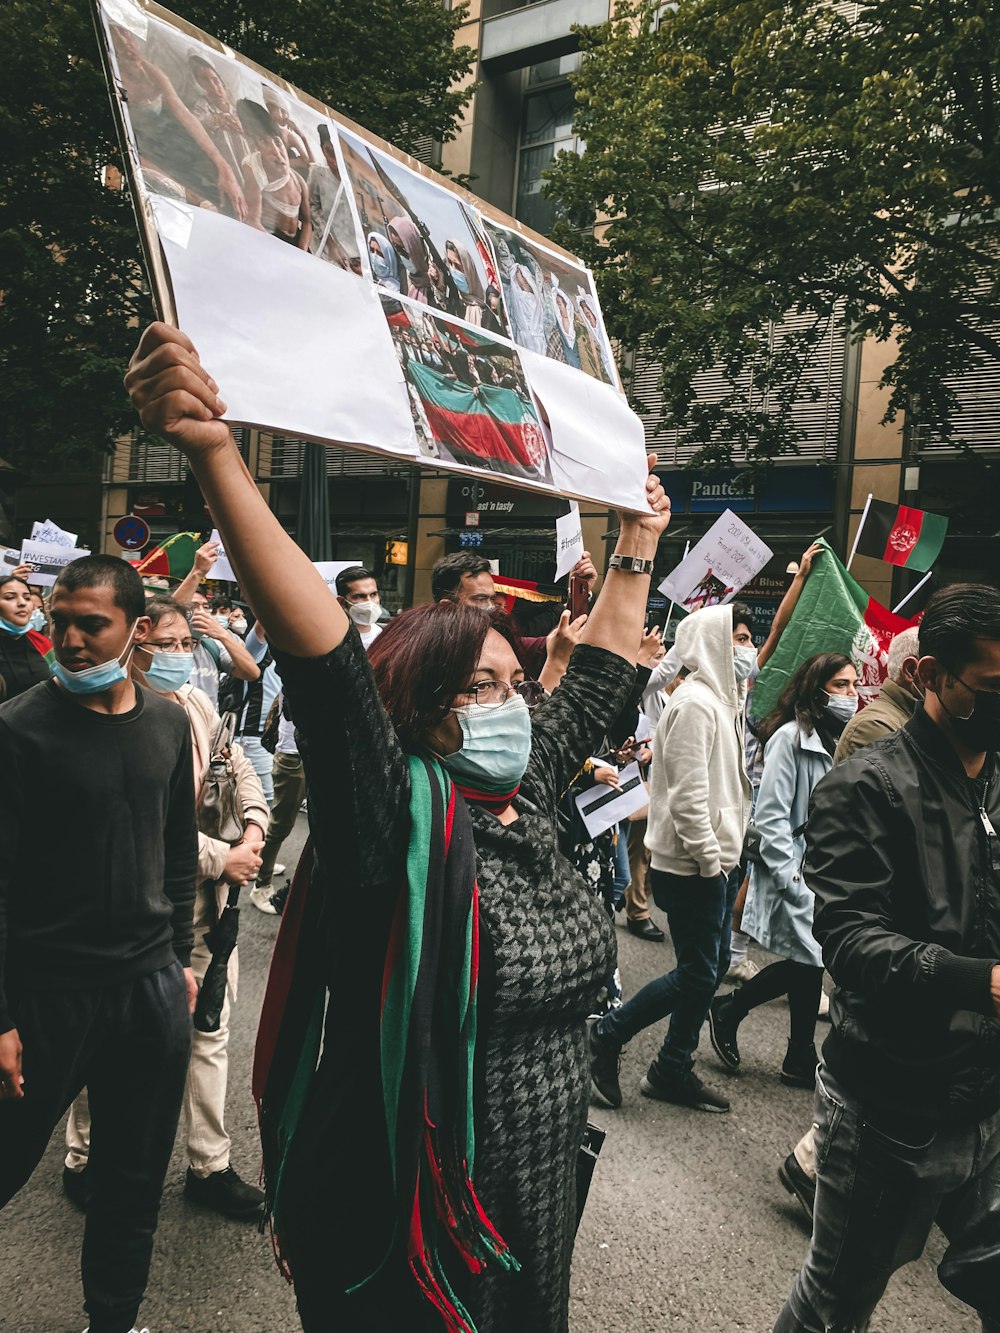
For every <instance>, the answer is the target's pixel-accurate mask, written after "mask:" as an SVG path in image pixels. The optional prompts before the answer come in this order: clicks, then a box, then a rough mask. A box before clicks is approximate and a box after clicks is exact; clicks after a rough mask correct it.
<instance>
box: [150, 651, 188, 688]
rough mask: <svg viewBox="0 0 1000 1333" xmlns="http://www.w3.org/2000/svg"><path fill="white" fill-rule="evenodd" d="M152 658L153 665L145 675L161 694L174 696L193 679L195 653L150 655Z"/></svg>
mask: <svg viewBox="0 0 1000 1333" xmlns="http://www.w3.org/2000/svg"><path fill="white" fill-rule="evenodd" d="M150 657H151V658H152V659H153V661H152V664H151V665H150V667H149V669H148V670H147V671H144V672H143V675H144V676H145V677H146V684H147V685H152V687H153V689H154V690H157V691H158V692H159V693H160V694H173V692H174V690H179V689H180V688H181V686H182V685H186V684H187V683H188V681H189V680H190V679H191V672H192V671H193V670H194V653H150Z"/></svg>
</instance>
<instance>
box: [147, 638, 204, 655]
mask: <svg viewBox="0 0 1000 1333" xmlns="http://www.w3.org/2000/svg"><path fill="white" fill-rule="evenodd" d="M139 646H140V647H142V648H148V649H149V651H150V652H153V653H193V652H194V639H171V640H170V642H169V643H150V641H149V640H148V639H147V640H146V642H145V643H143V644H140V645H139Z"/></svg>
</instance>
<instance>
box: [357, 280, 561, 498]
mask: <svg viewBox="0 0 1000 1333" xmlns="http://www.w3.org/2000/svg"><path fill="white" fill-rule="evenodd" d="M382 308H383V311H384V312H385V317H386V320H387V322H388V324H389V328H390V331H391V333H392V340H393V345H394V347H395V350H396V357H397V360H398V361H399V364H400V367H401V369H402V371H403V377H404V379H405V381H406V389H407V393H408V395H409V400H410V411H411V413H412V414H413V425H414V428H415V430H416V432H417V440H418V442H419V445H420V451H421V453H422V454H423V455H424V456H425V457H429V458H440V459H442V460H443V461H444V462H453V463H463V464H465V465H466V466H469V467H477V468H483V469H485V470H486V471H488V472H495V473H499V474H500V475H502V476H506V477H521V478H524V479H525V480H530V481H545V482H547V481H550V480H551V474H550V470H549V456H548V447H547V443H546V438H545V432H544V429H543V427H542V424H541V422H540V420H539V416H538V413H537V411H536V410H535V407H534V404H533V402H532V398H531V392H530V390H529V388H528V383H527V380H526V379H525V376H524V370H523V367H522V366H521V362H520V358H519V357H518V354H517V352H516V351H515V349H514V348H513V347H509V346H507V345H506V344H504V343H499V342H495V341H494V340H493V339H492V338H489V337H487V336H486V335H485V334H484V333H481V332H479V331H478V330H474V329H470V328H466V327H464V326H463V325H461V324H458V323H455V322H452V321H450V320H446V319H443V318H442V317H440V316H438V315H435V314H432V313H431V312H430V311H429V310H428V309H427V308H426V307H425V306H422V305H421V304H419V303H416V302H409V301H406V302H404V301H401V300H394V299H392V298H391V297H390V296H388V295H383V297H382Z"/></svg>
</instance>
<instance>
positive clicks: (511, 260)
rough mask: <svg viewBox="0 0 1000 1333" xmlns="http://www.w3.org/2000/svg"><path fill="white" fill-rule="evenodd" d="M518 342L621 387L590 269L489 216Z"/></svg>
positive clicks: (513, 334)
mask: <svg viewBox="0 0 1000 1333" xmlns="http://www.w3.org/2000/svg"><path fill="white" fill-rule="evenodd" d="M483 226H484V228H485V230H486V233H487V236H488V237H489V240H490V242H491V243H492V245H493V250H494V253H495V255H496V261H497V269H498V270H499V273H500V286H501V292H502V295H503V300H504V304H505V305H506V307H507V313H508V317H509V321H510V329H511V337H512V338H513V339H514V341H515V342H516V343H519V344H520V345H521V346H522V347H524V348H527V350H528V351H529V352H537V353H538V354H539V355H540V356H549V357H551V358H552V359H553V360H554V361H561V362H563V364H565V365H569V366H573V367H574V368H575V369H577V370H582V371H585V372H586V374H588V375H591V376H592V377H593V378H594V379H597V380H603V381H604V383H605V384H612V385H615V387H617V385H618V377H617V374H616V372H615V368H614V360H613V358H612V356H611V346H610V343H609V342H608V338H607V334H606V333H605V331H604V325H603V322H602V320H601V316H600V307H599V305H598V303H597V300H596V298H595V296H594V292H593V283H592V281H591V277H590V274H589V273H588V272H587V270H586V269H585V268H582V267H574V266H573V265H572V264H569V263H567V262H566V261H565V260H563V259H561V258H559V257H558V256H556V255H554V254H552V253H551V252H550V251H547V250H544V249H543V248H542V247H541V246H534V245H531V244H530V243H529V242H528V241H526V240H525V239H524V237H522V236H518V235H517V234H516V233H515V232H512V231H509V230H508V229H507V228H505V227H500V226H498V225H497V224H496V223H494V222H490V221H488V220H486V219H484V222H483Z"/></svg>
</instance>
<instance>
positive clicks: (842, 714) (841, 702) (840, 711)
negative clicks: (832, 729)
mask: <svg viewBox="0 0 1000 1333" xmlns="http://www.w3.org/2000/svg"><path fill="white" fill-rule="evenodd" d="M824 692H825V691H824ZM858 702H859V700H858V696H857V695H856V694H827V696H826V711H827V712H828V713H829V714H830V716H831V717H834V718H836V719H837V721H838V722H850V720H851V718H852V717H853V716H854V714H855V713H856V712H857V711H858Z"/></svg>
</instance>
